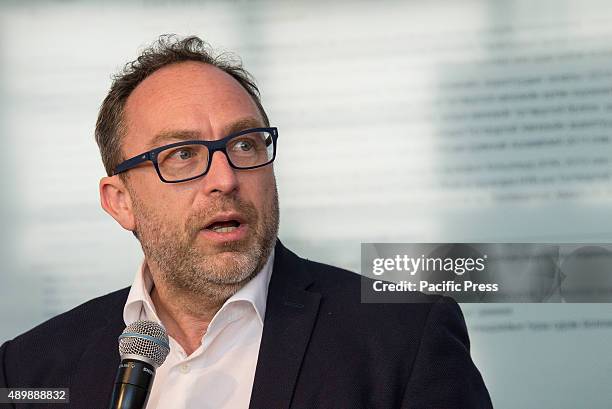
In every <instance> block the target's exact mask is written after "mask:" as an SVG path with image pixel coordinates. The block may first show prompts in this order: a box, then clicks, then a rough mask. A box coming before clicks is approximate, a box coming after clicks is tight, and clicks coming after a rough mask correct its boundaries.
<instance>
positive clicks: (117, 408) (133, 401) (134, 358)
mask: <svg viewBox="0 0 612 409" xmlns="http://www.w3.org/2000/svg"><path fill="white" fill-rule="evenodd" d="M169 352H170V345H169V342H168V335H167V334H166V330H165V329H164V327H162V326H161V325H159V324H158V323H156V322H153V321H136V322H134V323H132V324H130V325H128V326H127V327H126V328H125V329H124V330H123V333H121V335H119V355H121V364H119V369H118V370H117V377H116V378H115V386H114V387H113V394H112V395H111V402H110V406H109V408H110V409H144V408H145V406H146V405H147V400H148V399H149V392H150V391H151V386H152V385H153V378H154V377H155V370H156V369H157V368H159V366H161V364H163V363H164V361H165V360H166V357H167V356H168V353H169Z"/></svg>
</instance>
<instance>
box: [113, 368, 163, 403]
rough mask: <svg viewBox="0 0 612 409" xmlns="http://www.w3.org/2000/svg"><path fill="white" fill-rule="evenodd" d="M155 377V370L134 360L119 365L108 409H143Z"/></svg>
mask: <svg viewBox="0 0 612 409" xmlns="http://www.w3.org/2000/svg"><path fill="white" fill-rule="evenodd" d="M154 377H155V368H154V367H153V365H150V364H148V363H146V362H143V361H139V360H136V359H124V360H122V361H121V364H120V365H119V369H118V371H117V377H116V378H115V386H114V387H113V394H112V395H111V403H110V406H109V409H144V408H145V406H146V404H147V400H148V399H149V392H150V390H151V386H152V384H153V378H154Z"/></svg>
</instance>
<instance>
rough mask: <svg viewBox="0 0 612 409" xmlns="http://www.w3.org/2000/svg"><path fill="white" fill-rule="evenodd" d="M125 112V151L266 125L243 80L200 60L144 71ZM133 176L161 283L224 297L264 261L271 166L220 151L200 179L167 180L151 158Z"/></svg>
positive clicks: (138, 213)
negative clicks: (236, 164) (237, 161)
mask: <svg viewBox="0 0 612 409" xmlns="http://www.w3.org/2000/svg"><path fill="white" fill-rule="evenodd" d="M124 118H125V120H126V124H125V125H126V133H125V135H124V139H123V146H122V151H123V155H124V157H125V158H129V157H132V156H135V155H138V154H140V153H142V152H145V151H147V150H150V149H152V148H154V147H158V146H162V145H166V144H170V143H173V142H178V141H180V139H175V138H171V139H167V138H165V139H160V137H159V136H160V135H167V134H169V133H177V132H183V133H190V134H192V136H191V137H189V139H201V140H216V139H221V138H223V137H225V136H227V135H228V134H230V133H232V132H236V131H240V130H244V129H248V128H252V127H261V126H264V124H263V120H262V117H261V114H260V113H259V110H258V109H257V106H256V105H255V103H254V102H253V100H252V99H251V97H250V96H249V94H248V93H247V92H246V91H245V90H244V89H243V88H242V87H241V86H240V84H239V83H238V82H237V81H236V80H234V79H233V78H232V77H231V76H229V75H228V74H226V73H224V72H223V71H221V70H219V69H217V68H215V67H213V66H210V65H206V64H202V63H196V62H183V63H178V64H174V65H170V66H166V67H164V68H162V69H160V70H158V71H156V72H155V73H153V74H152V75H151V76H149V77H148V78H146V79H145V80H144V81H143V82H142V83H141V84H139V85H138V87H136V89H135V90H134V91H133V92H132V94H131V95H130V97H129V98H128V100H127V102H126V106H125V111H124ZM193 135H195V137H194V136H193ZM128 176H129V177H128V180H127V187H128V190H129V193H130V197H131V199H132V204H133V212H134V219H135V225H136V229H135V230H136V232H137V234H138V238H139V240H140V242H141V244H142V247H143V250H144V253H145V256H146V257H147V261H148V263H149V267H150V268H151V271H152V273H153V276H154V279H155V281H156V283H157V284H158V285H159V280H161V281H163V282H164V284H166V285H167V286H168V288H169V289H170V290H178V291H183V292H184V291H188V292H192V293H197V294H202V295H207V296H218V297H220V298H227V297H229V296H231V294H233V293H234V292H235V291H237V289H239V288H240V287H241V286H242V285H244V283H246V282H247V281H248V280H249V279H251V278H252V277H253V276H254V274H255V273H256V272H257V271H259V269H260V268H261V267H262V266H263V264H264V263H265V261H266V259H267V257H268V255H269V253H270V250H271V248H272V247H273V246H274V242H275V240H276V234H277V230H278V198H277V192H276V181H275V178H274V173H273V169H272V166H271V165H268V166H264V167H261V168H258V169H252V170H236V169H233V168H231V167H230V165H229V163H228V161H227V158H226V157H225V155H224V154H223V153H222V152H216V153H215V154H214V156H213V158H212V162H211V165H210V169H209V170H208V173H207V174H206V175H205V176H203V177H201V178H198V179H195V180H191V181H187V182H182V183H163V182H161V181H160V179H159V178H158V176H157V173H156V172H155V169H154V167H153V166H152V164H151V163H150V162H149V163H148V165H146V166H141V167H137V168H135V169H132V170H130V171H129V175H128Z"/></svg>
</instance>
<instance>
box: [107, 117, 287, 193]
mask: <svg viewBox="0 0 612 409" xmlns="http://www.w3.org/2000/svg"><path fill="white" fill-rule="evenodd" d="M253 132H269V133H270V135H272V143H273V145H274V151H273V153H272V159H270V160H269V161H267V162H266V163H263V164H261V165H257V166H248V167H241V166H236V165H235V164H234V163H233V162H232V160H231V159H230V157H229V155H228V154H227V150H226V148H227V142H229V141H230V140H231V139H234V138H236V137H237V136H240V135H246V134H249V133H253ZM277 139H278V128H275V127H270V128H250V129H245V130H243V131H239V132H235V133H232V134H230V135H228V136H226V137H225V138H223V139H218V140H216V141H201V140H193V141H181V142H176V143H171V144H170V145H164V146H160V147H158V148H155V149H151V150H150V151H148V152H144V153H141V154H140V155H136V156H134V157H132V158H130V159H127V160H125V161H123V162H121V163H120V164H119V165H117V167H116V168H115V170H114V171H113V176H115V175H118V174H119V173H123V172H125V171H128V170H130V169H133V168H135V167H136V166H138V165H140V164H141V163H143V162H146V161H151V162H153V166H154V167H155V171H156V172H157V176H159V179H160V180H161V181H162V182H164V183H181V182H187V181H189V180H193V179H197V178H200V177H202V176H204V175H206V174H207V173H208V171H209V170H210V165H211V163H212V157H213V155H214V154H215V152H217V151H221V152H223V154H225V157H226V158H227V162H228V163H229V164H230V166H231V167H232V168H234V169H240V170H247V169H256V168H261V167H262V166H266V165H269V164H270V163H272V162H274V159H275V158H276V141H277ZM185 145H204V146H206V148H207V149H208V163H207V164H206V170H205V171H204V172H203V173H201V174H199V175H197V176H192V177H190V178H187V179H181V180H166V179H164V177H163V176H162V174H161V171H160V169H159V163H158V162H157V156H158V155H159V154H160V153H161V152H163V151H165V150H167V149H172V148H176V147H179V146H185Z"/></svg>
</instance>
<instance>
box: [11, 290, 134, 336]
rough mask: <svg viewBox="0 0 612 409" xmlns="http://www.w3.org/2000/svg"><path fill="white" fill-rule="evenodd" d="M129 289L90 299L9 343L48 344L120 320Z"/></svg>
mask: <svg viewBox="0 0 612 409" xmlns="http://www.w3.org/2000/svg"><path fill="white" fill-rule="evenodd" d="M129 290H130V289H129V287H126V288H123V289H121V290H117V291H114V292H112V293H109V294H106V295H103V296H100V297H97V298H94V299H91V300H89V301H87V302H85V303H83V304H81V305H79V306H77V307H74V308H73V309H71V310H69V311H66V312H64V313H62V314H60V315H57V316H55V317H53V318H51V319H49V320H47V321H45V322H43V323H41V324H39V325H37V326H36V327H34V328H32V329H31V330H29V331H27V332H25V333H23V334H21V335H19V336H17V337H16V338H15V339H14V340H13V341H12V342H15V343H23V342H28V341H34V340H36V339H39V338H43V339H44V340H45V341H47V342H48V341H49V340H50V339H53V338H55V337H58V338H62V337H73V336H76V335H79V334H83V333H87V332H89V331H91V330H93V329H95V328H99V327H100V326H101V325H106V324H107V323H109V322H111V321H116V320H117V319H118V317H119V318H121V317H122V311H123V306H124V304H125V301H126V299H127V296H128V293H129Z"/></svg>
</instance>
